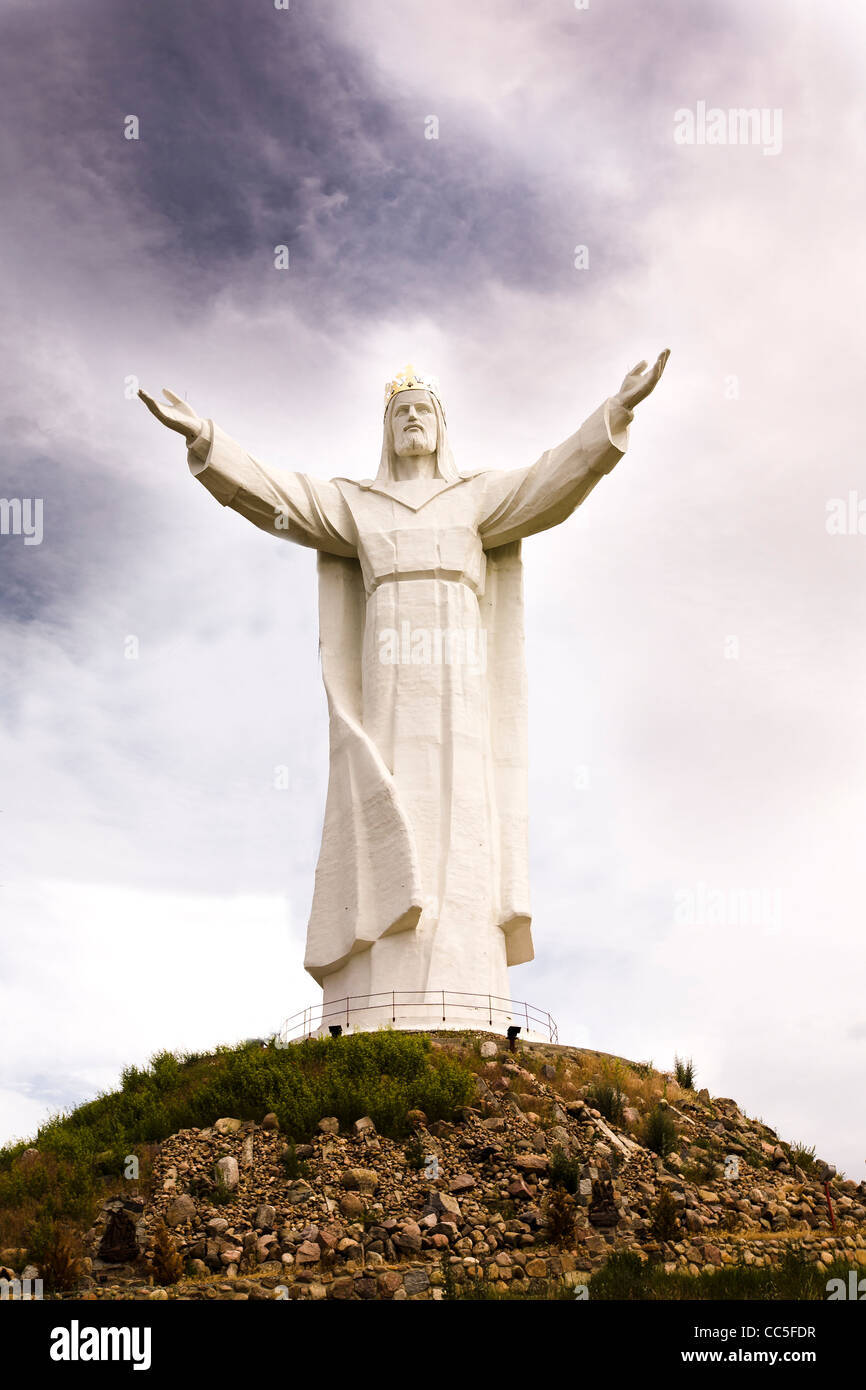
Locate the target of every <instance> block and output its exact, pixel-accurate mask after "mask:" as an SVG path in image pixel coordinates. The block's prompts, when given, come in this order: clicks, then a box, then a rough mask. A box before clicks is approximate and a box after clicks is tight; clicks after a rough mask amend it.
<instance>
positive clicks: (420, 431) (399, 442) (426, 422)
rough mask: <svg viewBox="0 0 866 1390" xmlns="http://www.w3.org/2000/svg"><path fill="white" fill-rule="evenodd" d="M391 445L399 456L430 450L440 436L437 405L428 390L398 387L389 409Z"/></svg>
mask: <svg viewBox="0 0 866 1390" xmlns="http://www.w3.org/2000/svg"><path fill="white" fill-rule="evenodd" d="M388 415H389V418H390V421H391V447H392V449H393V450H394V453H395V454H396V455H397V457H398V458H411V457H412V456H413V455H414V454H433V453H435V452H436V445H437V443H438V440H439V428H438V424H437V421H436V408H435V406H434V405H433V397H432V396H431V394H430V392H429V391H426V390H423V389H419V390H414V391H401V392H400V393H399V395H396V396H395V397H394V399H393V402H392V404H391V408H390V410H389V412H388Z"/></svg>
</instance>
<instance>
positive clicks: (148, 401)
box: [138, 387, 204, 444]
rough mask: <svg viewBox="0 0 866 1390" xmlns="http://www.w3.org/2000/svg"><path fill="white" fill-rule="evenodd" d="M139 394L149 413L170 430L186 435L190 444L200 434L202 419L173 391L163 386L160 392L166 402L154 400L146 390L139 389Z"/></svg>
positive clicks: (202, 424) (202, 426) (202, 425)
mask: <svg viewBox="0 0 866 1390" xmlns="http://www.w3.org/2000/svg"><path fill="white" fill-rule="evenodd" d="M138 394H139V396H140V397H141V399H142V400H143V401H144V403H145V405H146V406H147V408H148V410H149V411H150V413H151V415H155V416H156V418H157V420H159V421H161V423H162V424H163V425H167V426H168V428H169V429H170V430H177V432H178V434H183V435H185V436H186V441H187V443H188V444H191V443H192V441H193V440H194V439H196V438H197V437H198V435H200V434H201V432H202V429H203V428H204V421H203V420H201V419H200V418H199V416H198V415H196V413H195V411H194V410H193V408H192V406H191V405H189V404H188V402H187V401H185V400H184V399H183V397H182V396H176V395H175V393H174V391H169V390H168V388H167V387H163V391H162V394H163V395H164V396H165V400H166V401H167V402H168V404H167V405H166V404H165V402H163V401H156V400H154V398H153V396H149V395H148V394H147V392H146V391H139V393H138Z"/></svg>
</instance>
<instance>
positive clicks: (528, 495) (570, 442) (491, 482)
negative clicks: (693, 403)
mask: <svg viewBox="0 0 866 1390" xmlns="http://www.w3.org/2000/svg"><path fill="white" fill-rule="evenodd" d="M669 356H670V353H669V351H668V350H667V349H665V351H664V352H662V353H660V354H659V357H658V358H657V360H656V362H655V363H654V365H653V366H652V367H651V368H650V370H649V371H645V370H644V369H645V368H646V365H647V364H646V362H639V363H638V364H637V366H635V367H633V368H632V369H631V371H630V372H628V373H627V374H626V377H625V380H624V381H623V383H622V386H621V387H620V389H619V391H618V392H617V394H616V395H615V396H611V397H610V398H609V399H608V400H606V401H605V402H604V404H603V405H601V406H599V408H598V410H596V411H595V412H594V413H593V414H592V415H590V417H589V419H588V420H586V421H585V422H584V423H583V424H582V425H581V427H580V429H579V430H578V431H577V433H576V434H573V435H572V436H571V437H570V438H569V439H566V440H565V442H564V443H563V444H560V445H559V447H558V448H556V449H548V450H547V451H546V452H545V453H543V454H542V456H541V458H540V459H538V460H537V462H535V463H533V464H532V465H530V467H529V468H515V469H509V470H507V471H503V472H496V471H495V470H494V471H491V472H490V473H486V474H485V475H484V487H483V492H482V505H481V515H480V517H479V526H478V529H479V534H480V536H481V539H482V541H483V543H484V546H485V548H486V549H488V550H491V549H493V548H494V547H495V546H498V545H506V544H507V543H508V542H509V541H516V540H521V539H522V538H523V537H524V536H532V535H534V534H535V532H536V531H544V530H546V529H547V528H548V527H550V526H556V525H558V524H559V522H560V521H564V520H565V519H566V517H568V516H570V515H571V513H572V512H573V511H574V509H575V507H578V506H580V503H581V502H583V501H584V499H585V498H586V497H588V496H589V494H590V492H592V489H593V488H594V487H595V485H596V483H598V482H599V481H600V480H601V479H602V478H603V477H604V475H605V474H606V473H610V471H611V469H612V468H614V467H615V466H616V464H617V463H618V462H619V460H620V459H621V458H622V456H623V454H624V453H625V451H626V448H627V447H628V427H629V425H630V424H631V421H632V419H633V418H634V408H635V406H636V405H637V404H638V402H639V401H642V400H643V399H644V398H645V397H646V396H648V395H649V393H650V391H652V390H653V389H654V387H655V386H656V384H657V383H658V381H659V379H660V377H661V374H662V372H663V371H664V369H665V364H666V363H667V360H668V357H669Z"/></svg>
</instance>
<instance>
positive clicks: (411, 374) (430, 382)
mask: <svg viewBox="0 0 866 1390" xmlns="http://www.w3.org/2000/svg"><path fill="white" fill-rule="evenodd" d="M398 391H430V392H431V393H432V394H433V395H434V396H435V397H436V399H437V401H439V404H440V406H441V405H442V400H441V397H440V395H439V381H438V379H437V378H436V377H435V376H425V375H424V373H423V372H417V371H416V370H415V368H414V367H413V365H412V363H411V362H407V363H406V366H405V367H404V368H403V369H402V371H399V372H395V374H394V378H393V380H392V381H388V382H386V383H385V409H386V410H387V409H388V404H389V402H390V401H391V399H392V397H393V396H396V394H397V392H398ZM443 413H444V410H443Z"/></svg>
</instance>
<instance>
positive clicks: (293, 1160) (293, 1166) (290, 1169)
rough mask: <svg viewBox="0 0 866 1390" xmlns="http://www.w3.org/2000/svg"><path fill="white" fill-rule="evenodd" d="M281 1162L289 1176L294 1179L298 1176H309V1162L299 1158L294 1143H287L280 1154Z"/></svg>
mask: <svg viewBox="0 0 866 1390" xmlns="http://www.w3.org/2000/svg"><path fill="white" fill-rule="evenodd" d="M280 1163H281V1165H282V1168H283V1172H284V1173H285V1175H286V1177H287V1178H291V1179H292V1180H293V1181H294V1180H295V1179H296V1178H305V1177H306V1176H307V1164H306V1163H305V1161H304V1160H303V1159H300V1158H298V1155H297V1153H296V1151H295V1146H294V1144H287V1146H286V1147H285V1149H283V1152H282V1153H281V1154H280Z"/></svg>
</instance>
